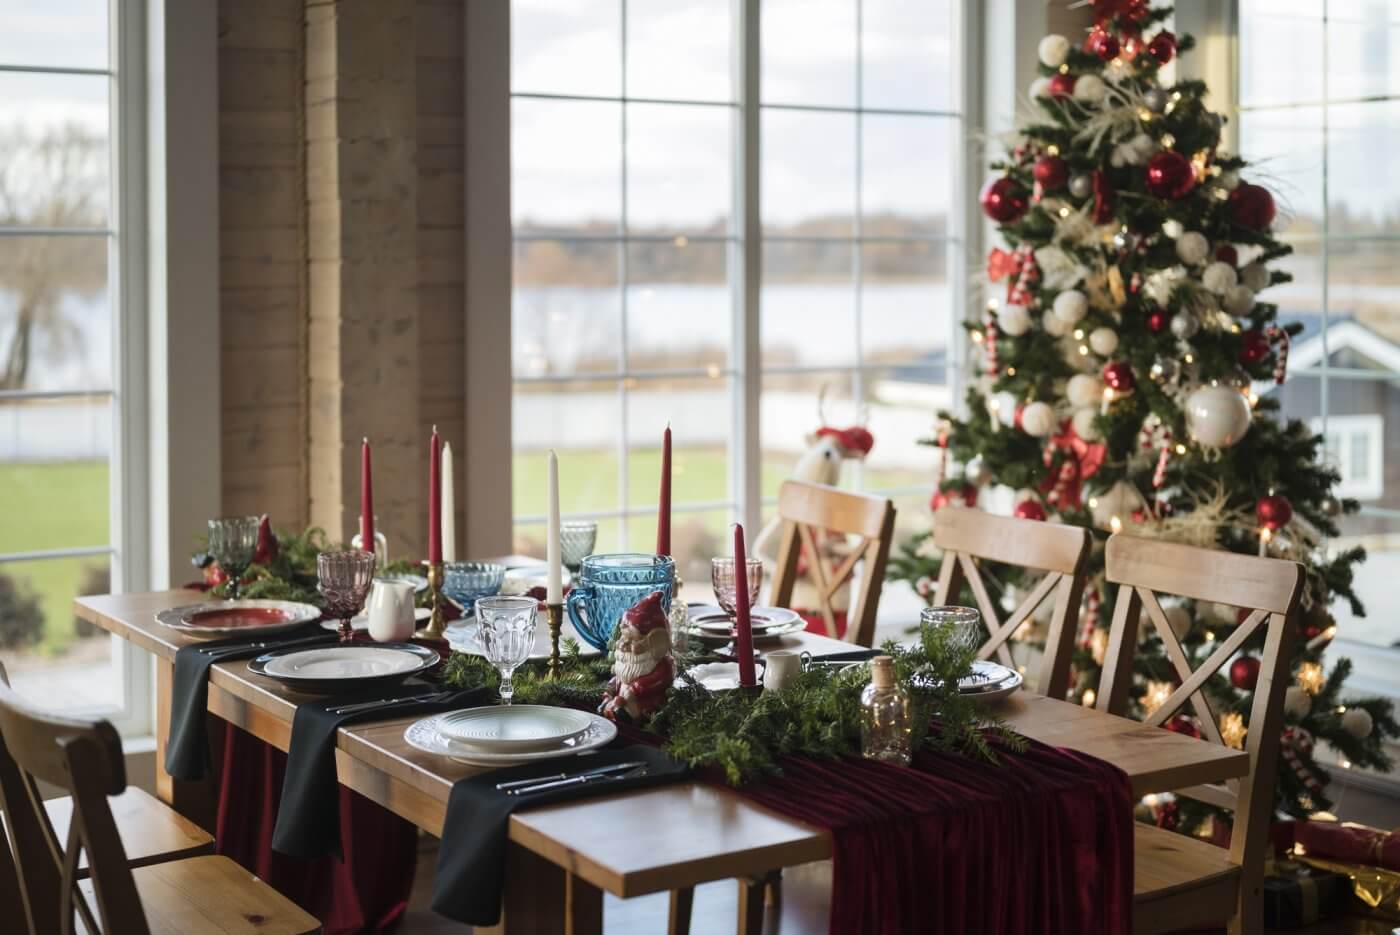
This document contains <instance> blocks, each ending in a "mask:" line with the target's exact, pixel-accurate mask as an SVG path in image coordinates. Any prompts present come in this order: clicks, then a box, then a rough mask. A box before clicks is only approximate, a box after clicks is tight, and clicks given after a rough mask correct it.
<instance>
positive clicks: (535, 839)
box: [74, 591, 1249, 897]
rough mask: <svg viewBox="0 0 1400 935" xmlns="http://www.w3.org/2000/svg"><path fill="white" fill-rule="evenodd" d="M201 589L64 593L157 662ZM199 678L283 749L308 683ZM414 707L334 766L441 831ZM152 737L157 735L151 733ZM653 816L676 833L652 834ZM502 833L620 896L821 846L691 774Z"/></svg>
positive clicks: (435, 769)
mask: <svg viewBox="0 0 1400 935" xmlns="http://www.w3.org/2000/svg"><path fill="white" fill-rule="evenodd" d="M202 599H204V595H202V594H201V593H200V592H197V591H164V592H156V593H147V594H123V595H98V596H89V597H80V598H78V599H77V600H76V601H75V602H74V604H75V612H76V613H77V615H78V616H79V617H81V618H82V619H84V620H87V621H89V622H91V623H93V624H95V625H97V626H99V627H102V628H103V629H105V630H108V631H110V632H112V633H115V634H117V635H118V636H121V637H123V638H124V639H127V640H130V641H131V642H132V643H134V644H135V645H137V646H139V647H141V648H142V649H146V650H148V651H150V652H152V653H154V654H155V655H156V656H157V658H158V659H160V660H162V661H163V662H164V664H165V665H167V666H168V665H169V664H170V663H171V662H172V661H173V660H174V657H175V653H176V651H177V650H179V649H180V648H181V647H182V646H186V645H190V644H192V643H196V642H199V640H198V639H197V638H196V637H191V636H187V635H185V634H183V633H180V632H178V631H175V630H171V629H169V628H167V627H163V626H161V625H160V624H158V623H156V622H155V614H156V613H157V612H158V611H161V610H165V609H167V608H170V607H175V606H179V605H181V604H188V603H195V602H198V601H200V600H202ZM772 648H777V647H776V646H774V647H772ZM783 648H788V649H806V650H810V651H811V652H813V653H825V652H839V651H844V650H849V649H851V648H852V647H851V646H850V645H849V644H846V643H839V642H837V641H834V640H830V639H827V638H826V637H822V636H819V635H816V634H811V633H804V634H797V635H794V636H792V637H785V638H784V639H783ZM209 682H210V693H209V710H210V711H211V712H212V713H214V714H216V715H218V716H220V717H222V718H224V719H225V720H228V721H230V722H231V723H234V724H236V725H238V726H239V727H242V728H243V729H245V730H248V731H249V732H251V733H253V734H255V735H256V736H258V737H260V738H261V739H263V740H265V741H267V742H268V743H271V744H273V745H274V746H277V747H279V748H280V749H283V750H285V749H286V748H287V744H288V740H289V738H290V734H291V722H292V717H293V715H294V714H295V711H296V705H297V703H298V702H299V701H301V700H305V699H306V698H308V697H310V696H305V695H301V694H300V693H297V692H293V691H290V690H288V689H286V688H283V687H282V686H281V685H278V684H277V683H275V682H272V681H270V680H267V679H262V678H259V677H257V676H254V675H252V674H251V673H249V672H248V671H247V663H246V661H236V662H227V663H219V664H217V665H215V666H214V667H213V669H212V670H211V673H210V679H209ZM1000 711H1001V713H1002V715H1003V716H1004V717H1005V718H1006V720H1007V722H1008V723H1009V724H1010V726H1011V727H1012V728H1013V729H1015V730H1016V731H1018V732H1020V733H1022V734H1024V735H1025V736H1027V737H1030V738H1033V739H1035V740H1039V741H1042V742H1044V743H1048V744H1052V745H1055V746H1063V747H1069V748H1072V749H1075V750H1078V751H1080V752H1083V753H1087V754H1089V755H1091V756H1095V757H1098V758H1100V759H1102V760H1106V761H1108V762H1110V763H1113V764H1114V765H1115V766H1117V767H1118V768H1119V769H1121V770H1123V771H1124V772H1125V773H1126V774H1127V775H1128V777H1129V779H1130V780H1131V782H1132V787H1133V792H1134V794H1135V795H1145V794H1147V793H1149V792H1162V791H1167V790H1169V789H1177V788H1182V787H1185V786H1191V785H1196V784H1201V783H1208V782H1218V781H1221V780H1224V779H1230V778H1234V777H1237V776H1243V775H1245V773H1247V772H1248V768H1249V758H1248V756H1247V755H1246V754H1245V753H1243V752H1242V751H1238V750H1231V749H1227V748H1224V747H1220V746H1217V745H1215V744H1210V743H1206V742H1204V741H1201V740H1196V739H1193V738H1190V737H1186V736H1184V735H1181V734H1177V733H1173V732H1171V731H1167V730H1162V729H1160V728H1150V727H1145V726H1143V725H1142V724H1139V723H1137V722H1135V721H1130V720H1127V719H1125V718H1118V717H1114V716H1112V715H1108V714H1103V713H1101V712H1098V711H1094V710H1092V709H1089V708H1082V707H1080V706H1078V705H1073V704H1069V703H1067V702H1063V701H1056V700H1053V699H1050V698H1045V697H1043V696H1039V695H1033V694H1030V693H1029V692H1020V693H1017V694H1016V695H1014V696H1012V697H1011V698H1009V699H1007V700H1006V701H1005V702H1003V703H1002V705H1001V707H1000ZM413 720H414V719H413V718H398V719H394V720H388V721H379V722H375V723H372V724H360V725H355V726H352V727H346V728H342V729H341V730H340V733H339V735H338V738H337V751H336V761H337V769H338V772H339V775H340V779H341V782H343V783H344V784H345V785H347V786H350V787H351V788H354V789H356V790H357V791H359V792H361V793H362V794H364V795H367V796H368V797H369V798H371V799H373V800H375V801H377V802H379V803H380V804H382V805H384V806H386V807H388V808H390V809H392V810H393V811H395V812H396V813H398V814H400V815H402V816H403V817H405V818H407V819H408V820H410V821H413V822H414V823H416V824H417V825H418V826H419V827H421V828H423V829H425V830H427V831H428V832H430V833H432V834H441V832H442V824H443V817H444V815H445V812H446V806H447V799H448V795H449V793H450V791H451V788H452V784H453V783H454V782H456V781H457V780H458V779H461V778H463V777H464V776H469V775H472V774H474V773H477V772H480V771H481V770H480V769H479V768H477V767H471V766H467V765H464V764H459V763H455V762H453V761H451V760H447V759H445V758H443V757H437V756H433V755H431V754H426V753H420V752H418V751H416V750H414V749H412V748H411V747H409V746H408V745H407V743H406V742H405V741H404V739H403V732H404V729H405V727H407V725H408V724H410V723H412V721H413ZM157 740H158V742H159V743H160V744H161V745H162V747H163V744H164V738H161V737H158V738H157ZM657 825H661V826H663V827H670V828H675V829H676V831H677V833H675V834H664V835H656V834H654V832H655V830H656V827H657ZM644 831H645V832H647V833H646V834H645V835H644V834H643V832H644ZM510 836H511V840H512V841H514V842H516V843H518V844H520V845H522V846H524V847H525V848H527V849H529V850H531V851H533V852H535V853H536V854H539V855H540V856H542V857H544V858H546V859H548V860H549V861H551V862H553V863H555V864H557V865H558V866H560V867H563V868H565V869H566V870H568V871H570V872H572V873H574V874H576V875H578V876H579V877H581V878H582V879H584V880H586V881H588V882H589V883H591V884H593V885H595V886H597V887H600V888H601V889H604V890H607V891H608V892H610V893H613V894H614V895H616V896H622V897H627V896H635V895H641V894H644V893H649V892H656V891H658V890H664V889H671V888H675V887H678V886H688V885H693V884H696V883H701V882H706V881H708V880H714V879H724V878H727V877H734V876H739V875H745V874H757V873H761V872H763V871H765V870H770V869H773V868H776V867H783V866H791V865H793V864H797V863H805V862H807V861H811V860H820V859H823V858H826V857H829V856H830V853H831V847H830V840H829V838H828V836H827V834H826V833H825V832H824V831H822V830H821V829H819V828H815V827H813V826H811V825H807V824H805V823H803V822H799V821H794V820H792V819H789V818H785V817H783V816H780V815H777V814H776V813H773V812H770V811H768V810H766V809H763V808H761V807H759V806H757V805H754V804H753V803H751V802H748V801H747V800H745V799H743V798H741V797H740V796H738V795H735V794H733V793H731V792H729V791H727V790H725V789H721V788H716V787H714V786H711V785H707V784H703V783H697V782H690V783H680V784H676V785H672V786H667V787H663V788H659V789H652V790H646V791H642V792H634V793H623V794H621V795H616V796H605V797H599V798H596V799H589V800H585V801H581V802H574V803H565V804H560V805H553V806H547V807H543V808H538V809H533V810H530V811H527V812H520V813H517V814H515V815H514V816H513V817H512V819H511V827H510ZM643 839H645V840H647V841H648V845H647V847H646V848H638V847H637V844H636V842H637V841H638V840H643Z"/></svg>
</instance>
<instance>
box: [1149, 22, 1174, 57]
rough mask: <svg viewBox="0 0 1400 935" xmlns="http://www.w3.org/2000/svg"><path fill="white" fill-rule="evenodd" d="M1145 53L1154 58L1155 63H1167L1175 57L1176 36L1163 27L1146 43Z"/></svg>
mask: <svg viewBox="0 0 1400 935" xmlns="http://www.w3.org/2000/svg"><path fill="white" fill-rule="evenodd" d="M1147 54H1148V55H1150V56H1152V57H1153V58H1155V59H1156V60H1157V64H1159V65H1165V64H1167V62H1170V61H1171V60H1172V59H1173V58H1175V57H1176V36H1174V35H1172V33H1171V32H1169V31H1168V30H1165V29H1164V30H1162V31H1161V32H1159V33H1157V35H1155V36H1153V37H1152V41H1151V42H1149V43H1147Z"/></svg>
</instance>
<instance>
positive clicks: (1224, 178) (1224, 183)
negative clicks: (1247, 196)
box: [1215, 169, 1240, 192]
mask: <svg viewBox="0 0 1400 935" xmlns="http://www.w3.org/2000/svg"><path fill="white" fill-rule="evenodd" d="M1215 184H1216V185H1219V186H1220V187H1221V188H1223V189H1225V190H1226V191H1227V192H1232V191H1234V190H1235V189H1237V188H1239V187H1240V174H1239V173H1238V172H1236V171H1235V170H1234V169H1231V170H1230V171H1229V172H1226V173H1224V174H1223V175H1221V176H1220V178H1219V179H1217V180H1216V182H1215Z"/></svg>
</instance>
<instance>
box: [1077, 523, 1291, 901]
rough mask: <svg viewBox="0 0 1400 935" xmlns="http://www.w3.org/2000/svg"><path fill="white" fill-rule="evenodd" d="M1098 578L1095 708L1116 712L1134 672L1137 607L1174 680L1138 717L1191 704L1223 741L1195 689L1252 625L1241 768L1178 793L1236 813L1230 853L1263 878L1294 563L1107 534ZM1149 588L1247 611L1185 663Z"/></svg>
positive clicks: (1157, 719)
mask: <svg viewBox="0 0 1400 935" xmlns="http://www.w3.org/2000/svg"><path fill="white" fill-rule="evenodd" d="M1106 562H1107V569H1106V577H1107V579H1108V581H1109V582H1110V583H1112V584H1117V585H1119V589H1118V600H1117V603H1116V604H1115V605H1114V608H1113V625H1112V628H1111V629H1110V631H1109V638H1108V649H1107V651H1106V652H1105V654H1104V669H1103V681H1102V682H1101V683H1100V685H1099V695H1098V707H1099V709H1100V710H1103V711H1107V712H1109V713H1111V714H1123V713H1125V712H1126V710H1127V706H1128V690H1129V688H1130V687H1131V684H1132V678H1133V651H1134V649H1135V647H1136V646H1137V642H1138V632H1137V631H1138V623H1139V620H1140V619H1141V618H1142V617H1143V616H1144V615H1145V616H1146V617H1147V619H1148V620H1150V621H1151V622H1152V625H1153V627H1154V628H1155V629H1156V631H1157V635H1158V636H1160V637H1161V639H1162V645H1163V647H1164V648H1165V649H1166V653H1167V658H1168V659H1169V660H1170V661H1171V664H1172V668H1173V669H1175V670H1176V673H1177V675H1178V676H1179V677H1180V679H1181V685H1180V686H1179V687H1178V688H1177V689H1176V690H1175V691H1173V692H1172V693H1171V694H1170V695H1169V696H1168V697H1167V699H1166V701H1164V702H1163V703H1162V704H1161V706H1159V707H1158V708H1157V709H1156V710H1155V711H1153V712H1152V714H1151V716H1149V717H1148V718H1147V719H1146V720H1145V722H1144V723H1147V724H1152V725H1161V724H1165V723H1166V721H1167V719H1168V718H1170V717H1171V716H1172V715H1173V714H1175V713H1176V712H1177V711H1178V710H1179V709H1180V708H1181V707H1182V706H1183V705H1185V704H1186V703H1187V702H1190V704H1191V707H1192V709H1193V710H1194V711H1195V713H1196V716H1197V718H1198V719H1199V720H1200V722H1201V732H1202V735H1203V737H1204V738H1206V739H1208V740H1211V741H1213V742H1215V743H1218V744H1221V745H1224V740H1223V739H1222V738H1221V735H1220V728H1219V726H1218V725H1217V723H1216V719H1215V712H1214V711H1213V710H1212V709H1211V706H1210V702H1209V701H1208V700H1207V699H1206V697H1205V694H1204V692H1202V691H1201V688H1202V687H1203V686H1204V685H1205V684H1206V681H1207V680H1208V679H1209V678H1210V677H1211V676H1212V675H1214V674H1216V673H1217V672H1219V671H1220V669H1221V667H1223V666H1224V665H1225V664H1226V663H1228V662H1229V661H1230V660H1231V659H1232V658H1233V657H1234V656H1235V654H1236V653H1237V652H1238V651H1239V650H1240V648H1241V647H1242V646H1243V645H1244V644H1245V643H1246V642H1247V641H1248V640H1249V638H1250V637H1251V636H1254V634H1255V633H1256V632H1258V631H1259V630H1260V629H1261V628H1262V629H1263V630H1264V648H1263V652H1262V654H1261V655H1260V657H1259V679H1258V682H1257V683H1256V684H1255V687H1254V703H1253V705H1252V707H1251V708H1250V711H1249V727H1248V733H1247V734H1246V735H1245V751H1246V752H1247V753H1248V754H1249V775H1248V776H1247V777H1246V778H1245V780H1244V781H1243V782H1231V783H1229V784H1227V785H1226V786H1193V787H1191V788H1189V789H1180V790H1177V792H1178V794H1181V795H1186V796H1188V797H1191V798H1195V799H1200V800H1202V801H1205V802H1209V803H1211V804H1213V805H1217V806H1220V807H1222V808H1228V809H1232V810H1233V811H1234V813H1235V822H1234V830H1233V831H1232V833H1231V838H1230V856H1231V860H1232V861H1233V862H1234V863H1237V864H1239V865H1240V867H1241V870H1242V872H1243V873H1244V882H1243V885H1244V887H1245V890H1244V891H1245V892H1246V893H1249V892H1251V891H1254V890H1258V889H1259V888H1260V887H1262V885H1263V866H1264V853H1265V849H1266V848H1267V847H1268V844H1269V841H1268V837H1269V820H1270V816H1271V815H1272V813H1273V807H1274V779H1275V769H1276V764H1277V760H1278V752H1279V732H1280V730H1281V728H1282V720H1283V693H1284V689H1285V688H1286V687H1287V682H1288V675H1289V666H1290V663H1291V660H1292V649H1293V639H1294V635H1295V630H1296V629H1297V625H1296V619H1295V618H1296V615H1297V610H1298V601H1299V598H1300V596H1301V594H1302V590H1303V575H1304V571H1303V566H1302V565H1300V564H1298V563H1297V562H1288V561H1283V560H1282V559H1275V558H1259V557H1257V556H1253V555H1240V554H1237V553H1234V552H1225V551H1220V550H1215V549H1201V548H1195V547H1192V546H1187V545H1178V544H1176V543H1170V542H1160V541H1157V540H1154V539H1141V538H1134V537H1131V536H1125V535H1122V534H1119V535H1115V536H1112V537H1110V538H1109V540H1108V548H1107V556H1106ZM1158 592H1161V593H1166V594H1174V595H1177V596H1180V597H1189V598H1192V599H1193V600H1197V601H1214V602H1216V603H1220V604H1228V605H1231V606H1234V607H1242V608H1247V609H1248V610H1249V611H1250V613H1249V615H1248V616H1247V617H1245V619H1244V620H1243V621H1242V622H1241V623H1240V624H1239V625H1238V626H1236V627H1235V629H1234V630H1233V631H1232V632H1231V633H1230V634H1229V636H1227V637H1226V638H1225V639H1224V640H1222V641H1221V643H1220V645H1219V646H1217V647H1216V648H1215V651H1214V652H1212V653H1211V654H1210V655H1209V656H1208V657H1207V658H1206V659H1205V661H1204V662H1202V663H1201V664H1200V665H1199V666H1198V667H1197V668H1196V669H1194V670H1192V668H1191V665H1190V662H1189V660H1188V659H1187V657H1186V653H1185V651H1184V650H1183V649H1182V647H1181V641H1180V640H1179V639H1177V637H1176V634H1175V633H1173V632H1172V628H1171V624H1170V623H1169V622H1168V620H1167V616H1166V614H1165V613H1163V611H1162V605H1161V604H1160V603H1158V601H1157V594H1158Z"/></svg>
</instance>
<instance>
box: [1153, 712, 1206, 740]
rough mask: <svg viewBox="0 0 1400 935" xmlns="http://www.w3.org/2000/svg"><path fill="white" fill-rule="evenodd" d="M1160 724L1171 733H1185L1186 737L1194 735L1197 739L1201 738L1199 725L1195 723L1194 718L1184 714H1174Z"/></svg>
mask: <svg viewBox="0 0 1400 935" xmlns="http://www.w3.org/2000/svg"><path fill="white" fill-rule="evenodd" d="M1162 726H1163V727H1165V728H1166V729H1167V730H1169V731H1171V732H1172V733H1175V734H1185V735H1186V736H1187V737H1195V738H1196V739H1197V740H1200V739H1201V727H1200V725H1199V724H1197V723H1196V719H1195V718H1192V717H1187V716H1186V715H1184V714H1178V715H1176V716H1175V717H1173V718H1172V719H1171V720H1170V721H1167V723H1165V724H1163V725H1162Z"/></svg>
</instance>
